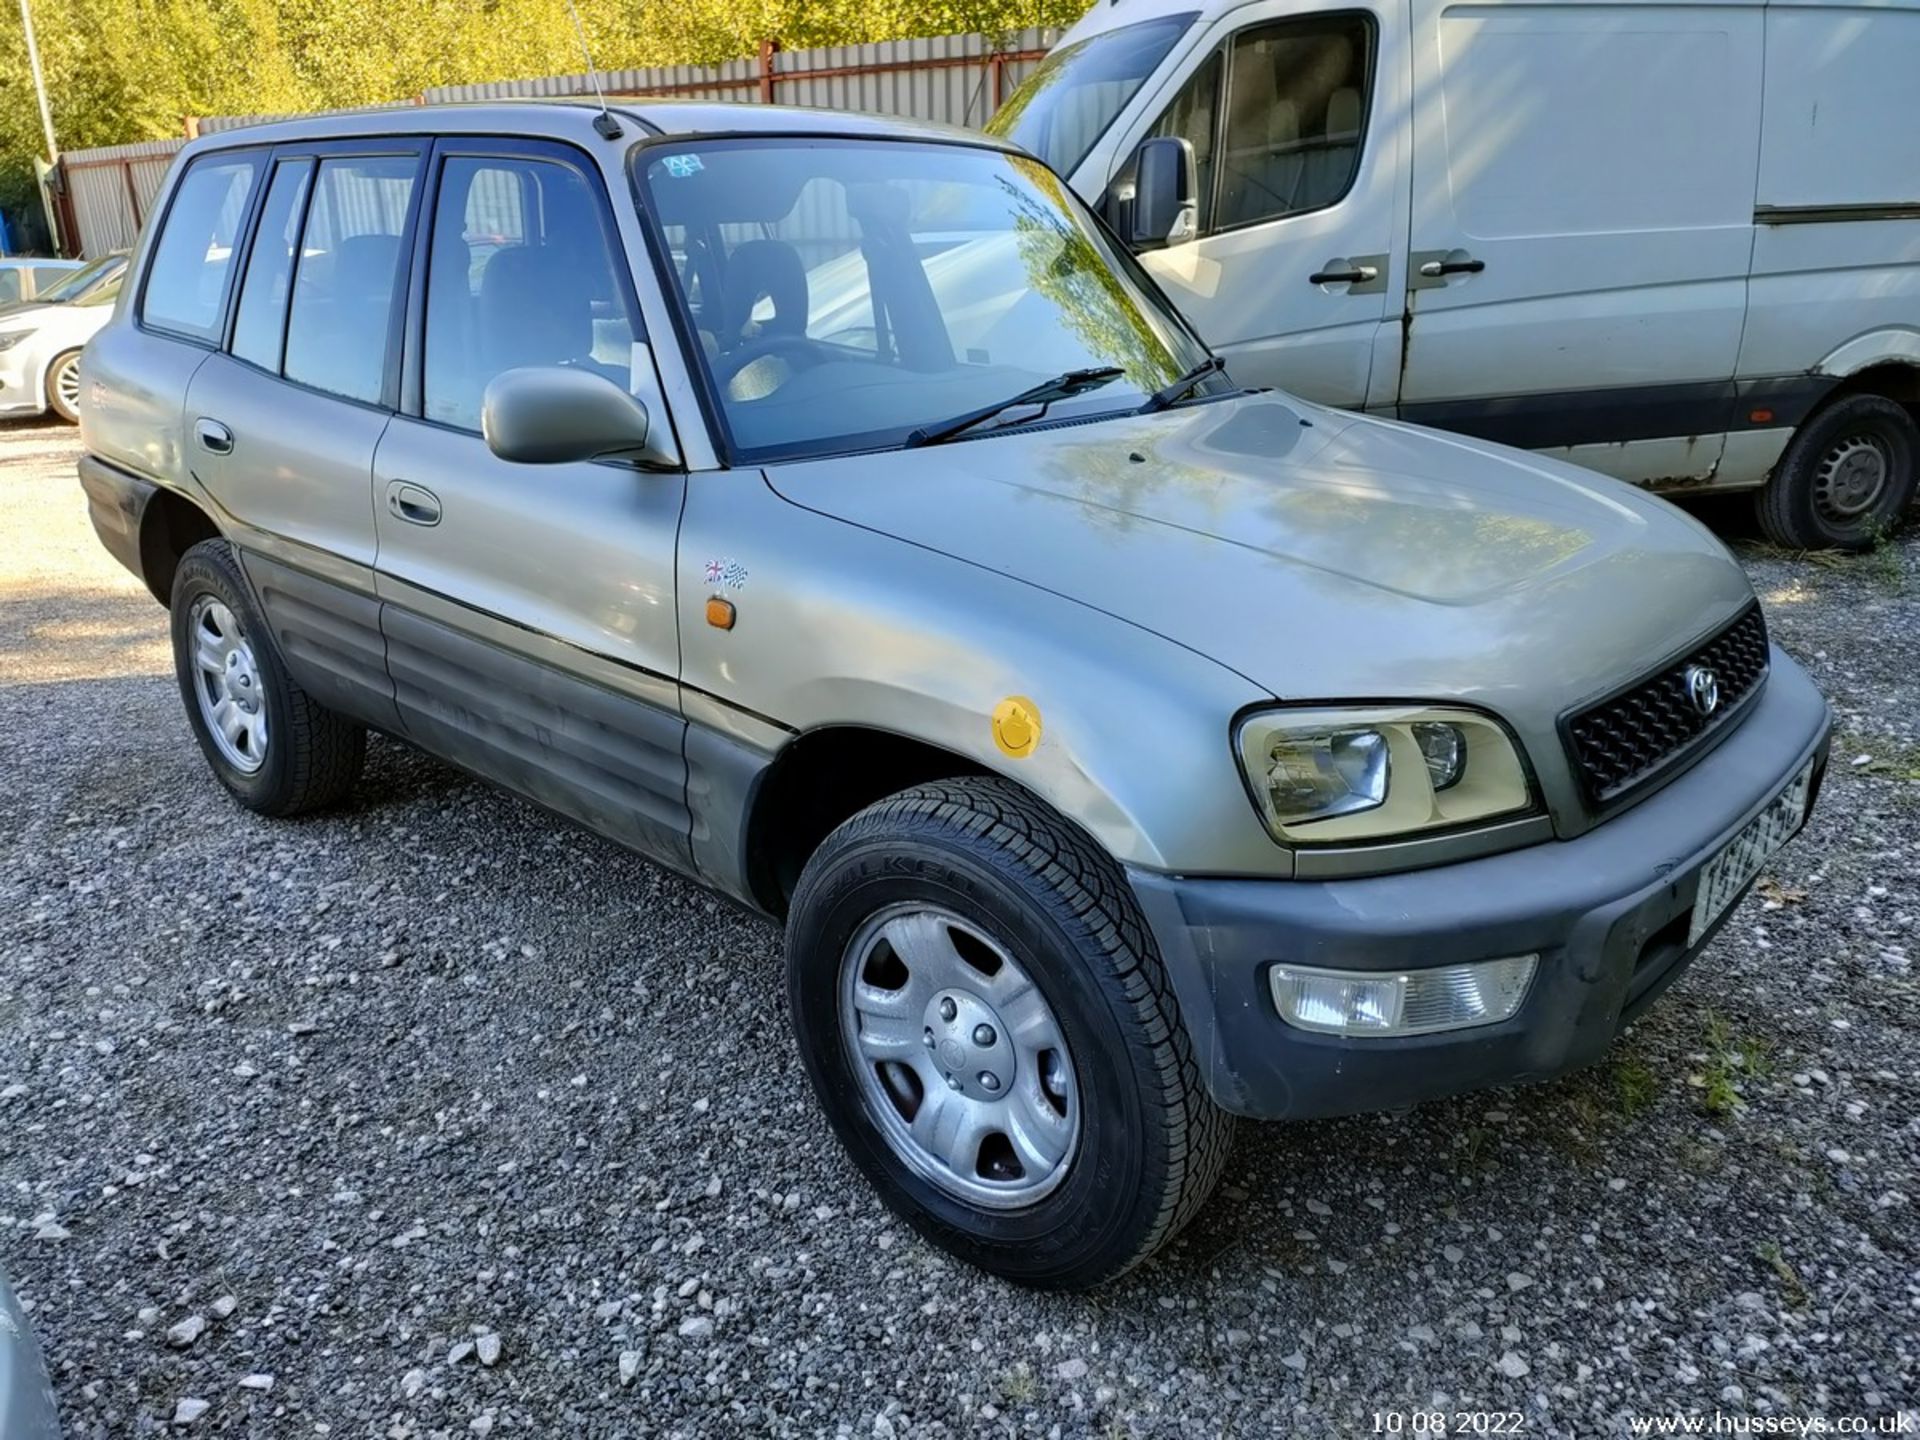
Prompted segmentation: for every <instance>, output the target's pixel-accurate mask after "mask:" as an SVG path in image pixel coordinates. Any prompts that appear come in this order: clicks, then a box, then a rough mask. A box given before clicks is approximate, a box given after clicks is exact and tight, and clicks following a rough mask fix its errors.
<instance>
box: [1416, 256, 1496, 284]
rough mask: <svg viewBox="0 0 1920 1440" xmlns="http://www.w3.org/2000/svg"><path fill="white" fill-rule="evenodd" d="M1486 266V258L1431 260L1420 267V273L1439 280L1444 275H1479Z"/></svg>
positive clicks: (1430, 278)
mask: <svg viewBox="0 0 1920 1440" xmlns="http://www.w3.org/2000/svg"><path fill="white" fill-rule="evenodd" d="M1486 268H1487V262H1486V261H1484V260H1429V261H1427V262H1426V263H1425V264H1424V265H1422V266H1421V267H1420V273H1421V274H1422V275H1424V276H1426V277H1427V278H1428V279H1429V280H1437V279H1439V278H1440V277H1441V276H1442V275H1478V274H1479V273H1480V272H1481V271H1482V270H1484V269H1486Z"/></svg>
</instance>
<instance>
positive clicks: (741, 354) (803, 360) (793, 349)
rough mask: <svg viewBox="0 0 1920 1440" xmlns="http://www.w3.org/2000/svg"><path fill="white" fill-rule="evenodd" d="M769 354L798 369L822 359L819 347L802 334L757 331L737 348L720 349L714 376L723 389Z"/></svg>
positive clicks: (810, 365) (803, 368)
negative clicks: (759, 332) (769, 333)
mask: <svg viewBox="0 0 1920 1440" xmlns="http://www.w3.org/2000/svg"><path fill="white" fill-rule="evenodd" d="M768 355H779V356H782V357H784V358H785V359H786V361H787V362H788V364H790V365H792V366H793V367H794V368H795V369H798V370H811V369H812V368H813V367H814V366H816V365H818V364H820V363H821V359H822V357H821V355H820V351H819V349H818V348H817V347H816V346H815V345H814V343H813V341H811V340H809V339H808V338H807V337H806V336H804V335H756V336H755V337H754V338H753V339H751V340H749V341H747V342H746V343H744V344H743V345H741V346H740V347H739V348H738V349H734V350H727V351H723V352H722V353H721V354H720V355H719V356H718V357H716V359H715V361H714V372H715V374H714V378H715V379H717V380H718V381H719V382H720V388H721V389H722V390H725V389H727V388H728V387H729V386H730V385H732V384H733V380H734V377H735V376H736V375H738V374H739V373H740V372H741V371H742V370H744V369H746V368H747V366H749V365H751V364H753V362H754V361H756V360H759V359H762V358H763V357H765V356H768ZM776 388H778V387H776Z"/></svg>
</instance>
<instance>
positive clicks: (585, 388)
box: [480, 365, 680, 470]
mask: <svg viewBox="0 0 1920 1440" xmlns="http://www.w3.org/2000/svg"><path fill="white" fill-rule="evenodd" d="M480 433H481V434H482V435H484V436H485V437H486V440H487V448H488V449H489V450H491V451H493V453H494V454H496V455H498V456H499V457H500V458H501V459H502V460H513V461H517V462H519V463H521V464H526V465H559V464H564V463H566V462H568V461H575V460H631V461H633V462H634V463H635V464H636V465H640V466H643V467H646V468H648V469H655V470H659V469H673V468H677V467H678V466H679V464H680V456H679V454H678V453H677V452H676V451H675V450H674V448H673V444H672V441H671V440H669V439H668V438H667V437H666V436H665V435H660V436H657V437H656V435H655V433H654V425H653V420H652V417H651V416H649V415H648V414H647V407H646V406H645V405H644V404H642V403H641V402H640V401H639V400H637V399H635V398H634V397H633V396H631V395H629V394H628V393H627V392H626V391H624V390H622V389H621V388H620V387H619V386H618V385H616V384H614V383H613V382H612V381H611V380H608V379H606V378H605V377H604V376H601V375H595V374H593V373H592V372H591V371H587V370H573V369H568V368H566V367H564V366H545V365H543V366H533V367H527V368H524V369H518V370H503V371H501V372H500V373H499V374H498V375H496V376H494V377H493V379H492V380H491V381H490V382H489V383H488V385H487V389H486V394H485V395H484V396H483V397H482V399H481V402H480Z"/></svg>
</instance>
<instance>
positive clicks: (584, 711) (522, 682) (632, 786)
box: [384, 605, 693, 872]
mask: <svg viewBox="0 0 1920 1440" xmlns="http://www.w3.org/2000/svg"><path fill="white" fill-rule="evenodd" d="M384 624H385V628H386V636H387V664H388V668H389V670H390V671H391V673H392V676H393V682H394V686H395V695H396V698H397V700H398V703H399V708H400V712H401V724H402V729H403V732H404V733H405V734H406V735H407V736H409V737H410V738H412V739H414V740H416V741H418V742H419V744H420V745H421V746H423V747H424V748H426V749H427V750H430V751H432V752H433V753H434V754H436V755H439V756H441V757H442V758H444V759H446V760H449V761H451V762H453V763H454V764H456V765H459V766H461V767H462V768H464V769H467V770H470V771H472V772H473V773H475V774H476V775H480V776H482V777H483V778H486V779H489V780H492V781H494V782H495V783H497V784H499V785H502V786H504V787H506V788H507V789H509V790H512V791H515V792H516V793H518V794H520V795H524V796H525V797H526V798H527V799H529V800H532V801H534V802H535V803H536V804H539V805H544V806H545V807H547V808H548V809H550V810H554V811H557V812H558V813H560V814H562V815H565V816H567V817H569V818H570V819H573V820H577V821H579V822H580V823H581V824H583V825H585V826H586V827H587V828H588V829H590V830H593V831H595V832H596V833H598V834H601V835H604V836H606V837H607V838H608V839H610V840H614V841H617V842H619V843H620V844H622V845H625V846H628V847H629V848H631V849H634V850H637V851H639V852H640V853H641V854H642V855H645V856H647V857H648V858H650V859H654V860H658V861H660V862H661V863H663V864H666V865H669V866H672V867H673V868H674V869H676V870H679V871H682V872H687V871H690V870H691V869H692V868H693V861H692V854H691V851H690V848H689V844H688V838H687V837H688V831H689V829H690V827H691V821H690V817H689V815H688V810H687V765H686V760H685V758H684V756H683V755H682V753H681V737H682V735H683V734H684V732H685V730H686V722H685V721H684V720H682V719H681V718H680V717H679V716H678V715H675V714H670V713H669V712H667V711H664V710H661V709H659V708H657V707H655V706H652V705H649V704H647V703H646V702H644V701H641V700H637V699H635V698H633V697H632V696H629V695H622V694H618V693H616V692H614V691H612V690H608V689H605V688H603V687H601V686H598V685H594V684H590V683H589V682H587V681H584V680H580V679H576V678H575V677H573V676H571V675H567V674H563V673H562V672H561V671H559V670H556V669H554V668H552V667H551V666H548V665H543V664H540V663H539V662H538V661H535V660H531V659H528V658H527V657H525V656H523V655H516V654H514V653H512V652H511V651H508V650H505V649H503V648H501V647H500V646H497V645H492V644H488V643H487V642H485V641H481V640H476V639H474V638H473V637H472V636H469V635H464V634H461V633H460V632H459V631H457V630H454V629H452V628H450V627H449V626H446V625H441V624H439V623H437V622H435V621H432V620H427V619H424V618H422V617H421V616H419V615H416V614H414V613H413V612H411V611H408V610H403V609H401V608H400V607H398V606H396V605H388V606H387V607H386V614H385V619H384Z"/></svg>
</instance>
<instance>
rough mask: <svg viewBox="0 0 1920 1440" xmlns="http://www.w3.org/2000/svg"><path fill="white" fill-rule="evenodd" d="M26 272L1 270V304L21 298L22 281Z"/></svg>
mask: <svg viewBox="0 0 1920 1440" xmlns="http://www.w3.org/2000/svg"><path fill="white" fill-rule="evenodd" d="M24 274H25V272H24V271H20V270H0V304H7V303H10V302H12V301H14V300H18V299H19V298H20V282H21V280H22V278H23V277H24Z"/></svg>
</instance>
